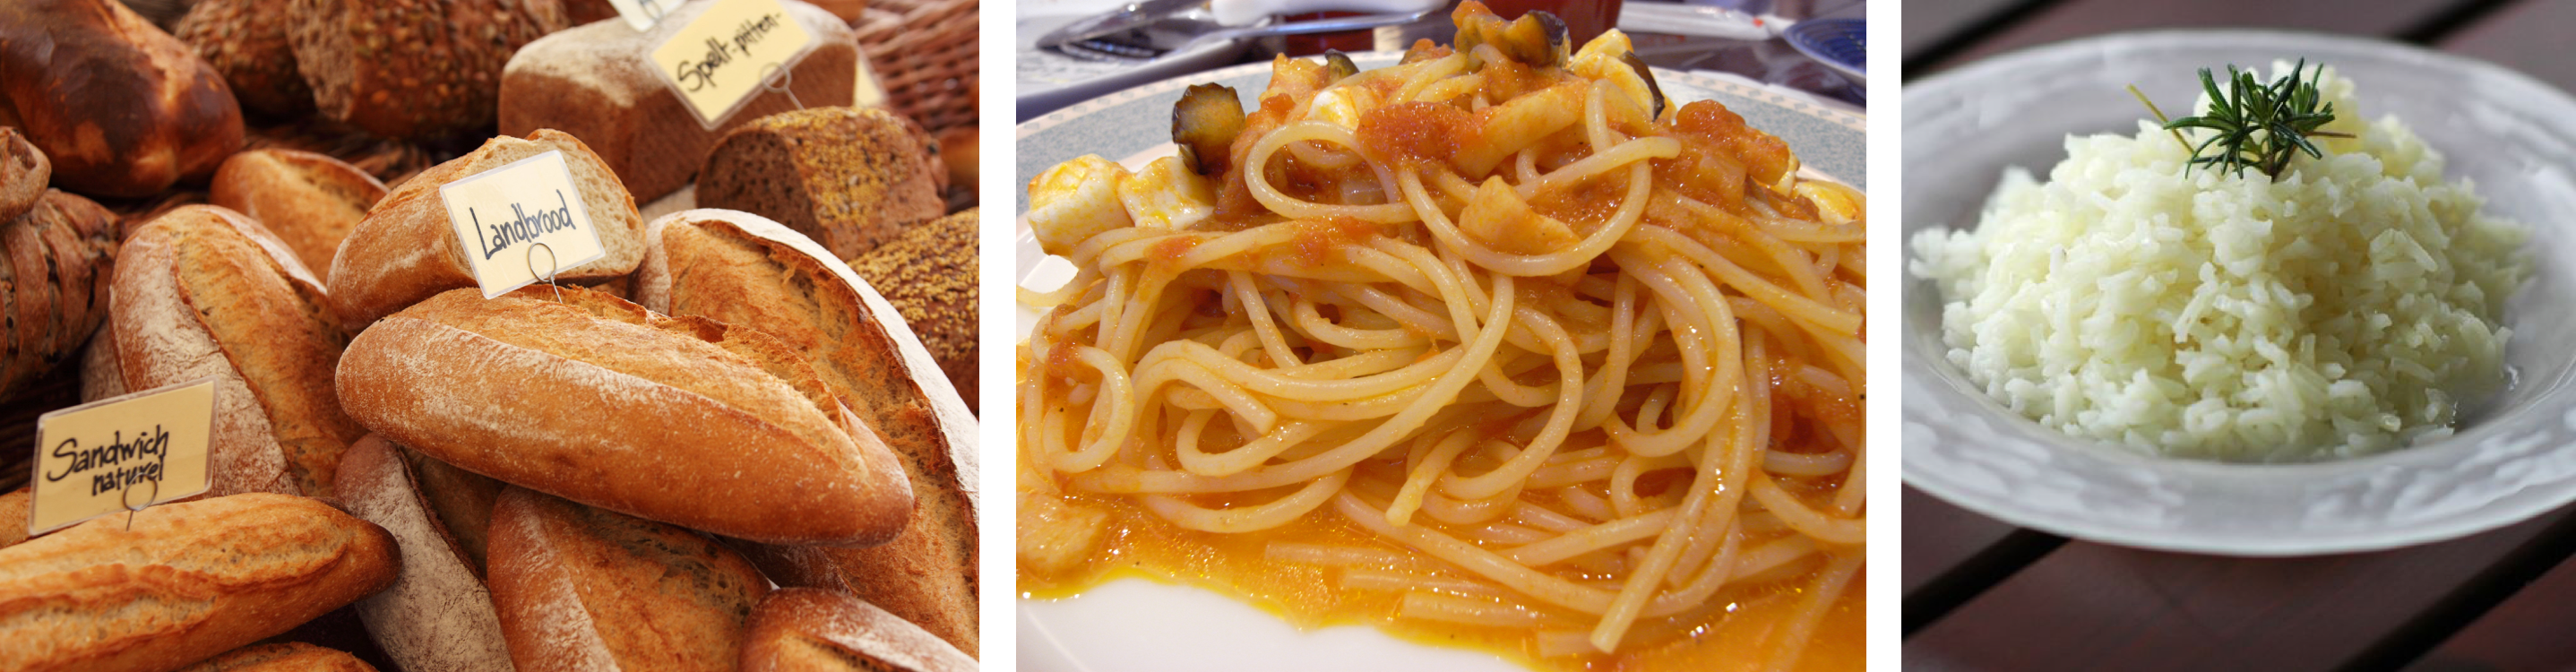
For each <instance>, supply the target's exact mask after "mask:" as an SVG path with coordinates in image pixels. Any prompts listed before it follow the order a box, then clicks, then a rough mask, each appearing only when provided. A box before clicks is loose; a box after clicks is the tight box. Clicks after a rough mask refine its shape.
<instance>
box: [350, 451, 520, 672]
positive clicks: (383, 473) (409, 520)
mask: <svg viewBox="0 0 2576 672" xmlns="http://www.w3.org/2000/svg"><path fill="white" fill-rule="evenodd" d="M339 479H340V480H339V484H338V485H339V491H340V493H341V494H342V496H344V497H345V498H347V501H348V504H349V512H350V513H352V514H355V515H357V516H358V517H360V518H364V519H366V520H367V521H368V522H372V523H375V524H377V525H378V526H381V527H383V528H385V530H386V531H387V532H388V533H391V534H392V535H393V537H394V540H395V542H396V544H397V545H398V546H399V547H400V551H401V553H402V572H401V574H400V576H399V577H397V578H396V579H395V580H394V583H393V585H392V586H390V587H387V588H386V589H385V590H384V591H383V592H379V593H376V594H374V595H370V596H367V598H366V599H363V600H359V601H358V605H357V611H358V617H359V618H361V619H363V620H365V621H366V624H367V633H368V634H369V635H370V636H371V637H373V638H374V639H375V641H376V644H377V645H379V646H382V647H383V648H384V650H385V653H386V655H389V656H391V657H392V658H393V660H394V662H395V663H397V664H398V665H400V666H401V667H402V669H404V670H406V671H407V672H468V671H472V670H499V669H508V667H509V665H510V655H509V651H508V649H507V648H505V647H504V645H503V643H502V641H503V640H502V637H501V620H500V617H499V615H498V614H497V613H495V612H494V611H493V609H492V596H491V594H490V593H489V592H487V591H486V590H485V589H484V585H483V579H482V577H481V576H480V575H479V574H478V572H479V571H480V570H479V569H478V568H475V567H471V566H469V565H468V563H469V562H470V560H468V559H467V557H466V555H465V552H464V549H463V548H462V547H461V546H460V545H459V544H457V543H456V540H455V538H454V537H452V536H451V535H449V534H448V527H447V525H446V524H445V522H444V521H442V520H440V519H439V518H438V516H437V514H436V512H435V509H434V508H433V507H431V506H430V504H429V501H428V498H427V497H426V496H425V495H424V494H423V492H422V490H421V489H420V488H419V487H418V480H417V479H416V478H414V476H413V473H412V470H411V469H410V468H409V464H408V463H407V462H406V461H405V460H404V459H403V456H402V450H401V448H400V447H398V446H395V445H393V444H392V443H388V442H386V441H385V440H384V438H383V437H379V436H376V435H373V434H370V435H367V437H366V438H364V439H360V440H359V441H358V442H357V443H356V444H352V445H350V446H349V452H348V457H347V460H345V461H344V462H342V463H341V470H340V475H339Z"/></svg>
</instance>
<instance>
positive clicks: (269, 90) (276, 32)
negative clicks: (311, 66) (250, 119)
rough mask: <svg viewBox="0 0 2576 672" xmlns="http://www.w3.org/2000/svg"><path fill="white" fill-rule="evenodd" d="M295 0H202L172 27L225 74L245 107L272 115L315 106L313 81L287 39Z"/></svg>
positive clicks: (234, 93) (283, 114) (251, 110)
mask: <svg viewBox="0 0 2576 672" xmlns="http://www.w3.org/2000/svg"><path fill="white" fill-rule="evenodd" d="M291 5H292V2H291V0H197V3H196V6H195V7H191V8H189V9H188V14H187V16H184V17H181V18H180V19H179V23H178V25H175V26H172V27H171V28H170V32H171V34H172V35H174V36H176V37H178V38H179V41H180V42H185V43H187V44H188V46H190V47H192V48H195V49H196V50H197V55H198V56H202V57H204V58H205V59H206V64H207V65H210V66H213V67H214V69H215V72H216V74H219V75H222V76H223V78H224V83H225V84H228V85H230V86H231V88H232V90H233V98H235V99H237V100H240V101H241V106H242V109H243V110H245V111H250V112H256V113H260V114H265V115H269V116H272V117H288V116H292V115H297V114H302V113H307V112H311V111H312V110H313V87H312V86H309V85H306V84H305V83H304V73H303V72H301V71H299V70H297V69H296V67H295V48H294V47H293V46H291V45H289V44H288V43H287V41H286V31H287V27H288V26H290V25H292V24H294V23H295V22H296V17H295V15H294V14H292V13H290V12H289V10H290V9H292V7H291Z"/></svg>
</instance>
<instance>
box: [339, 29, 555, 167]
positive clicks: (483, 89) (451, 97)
mask: <svg viewBox="0 0 2576 672" xmlns="http://www.w3.org/2000/svg"><path fill="white" fill-rule="evenodd" d="M292 2H293V3H294V9H293V11H294V15H295V17H296V23H295V26H294V28H293V29H292V30H291V31H289V33H288V40H289V42H290V43H291V44H292V45H293V46H294V49H295V65H296V69H297V70H298V71H299V72H302V73H303V74H304V81H305V83H306V84H310V85H312V87H313V104H314V107H315V108H317V109H318V110H319V111H320V112H321V114H322V116H325V117H329V118H331V119H335V120H339V121H342V122H347V123H348V124H349V125H351V126H356V127H358V128H361V129H365V130H366V131H367V132H369V133H374V134H376V135H381V136H385V137H389V138H401V139H420V138H436V137H444V136H450V135H457V134H460V133H466V132H483V131H482V129H488V128H491V126H492V120H493V114H494V111H495V110H497V109H499V107H500V105H499V101H500V91H501V66H502V65H503V64H506V63H509V62H510V54H511V53H513V52H516V51H518V49H519V47H520V46H522V45H525V44H527V43H529V42H533V41H535V40H536V39H537V38H539V37H543V36H545V34H547V33H551V32H554V31H558V30H563V29H564V28H566V27H569V26H570V25H571V24H570V23H569V22H568V21H567V20H566V18H565V16H564V11H563V5H562V3H561V2H560V1H559V0H292Z"/></svg>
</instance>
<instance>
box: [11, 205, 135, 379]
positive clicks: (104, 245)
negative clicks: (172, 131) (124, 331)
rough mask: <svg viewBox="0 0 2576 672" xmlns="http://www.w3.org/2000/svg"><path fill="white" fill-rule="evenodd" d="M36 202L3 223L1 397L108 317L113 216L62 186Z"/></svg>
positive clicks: (68, 352) (65, 355)
mask: <svg viewBox="0 0 2576 672" xmlns="http://www.w3.org/2000/svg"><path fill="white" fill-rule="evenodd" d="M33 205H34V207H31V208H28V209H27V210H26V211H25V212H23V213H20V214H19V215H18V216H17V217H15V218H12V219H9V220H5V221H0V316H6V322H5V323H0V353H5V354H6V356H5V357H0V397H5V396H9V395H15V394H17V393H18V391H20V390H23V389H26V388H27V387H28V386H29V385H32V384H34V383H35V382H36V379H38V378H41V377H43V376H44V375H45V373H46V372H48V371H52V370H53V369H54V367H55V366H57V365H61V364H63V363H64V362H66V361H68V360H70V359H71V358H72V355H73V353H74V352H75V351H76V350H77V349H78V348H80V347H81V344H82V343H83V342H86V341H87V340H89V334H91V333H92V332H94V331H95V330H97V329H98V326H99V324H100V323H102V322H105V321H106V319H107V293H108V292H107V289H108V282H109V280H110V279H111V278H112V277H113V274H114V272H115V265H116V250H117V245H116V239H115V235H116V230H115V229H116V215H115V214H114V213H110V212H108V211H107V209H106V208H103V207H99V205H98V204H97V203H93V202H91V201H90V200H89V199H86V198H81V197H79V196H75V195H72V194H69V193H64V192H62V191H59V190H50V189H49V190H45V191H44V192H43V195H42V196H41V197H39V198H37V199H36V201H35V203H34V204H33Z"/></svg>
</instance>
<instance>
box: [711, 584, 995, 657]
mask: <svg viewBox="0 0 2576 672" xmlns="http://www.w3.org/2000/svg"><path fill="white" fill-rule="evenodd" d="M746 640H747V641H746V642H745V644H744V645H743V651H742V671H743V672H810V671H815V670H848V671H850V672H973V671H974V670H975V669H976V666H975V659H974V658H972V657H969V656H967V655H966V654H965V652H962V651H958V650H957V647H954V646H950V645H949V644H948V642H946V641H943V640H941V639H940V638H938V637H936V636H933V635H931V634H930V633H929V632H927V631H924V630H922V629H921V627H920V626H916V625H913V624H912V623H910V622H907V621H905V620H903V619H901V618H896V617H895V615H894V614H890V613H886V610H884V609H879V608H877V606H876V605H873V604H868V603H867V602H866V601H865V600H861V599H859V598H855V597H851V596H849V594H847V593H840V592H834V591H829V590H822V589H817V588H786V589H781V590H778V591H776V592H772V593H770V594H769V597H768V598H767V599H763V600H761V601H760V607H759V608H756V609H753V610H752V611H751V632H750V634H749V635H747V636H746Z"/></svg>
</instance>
